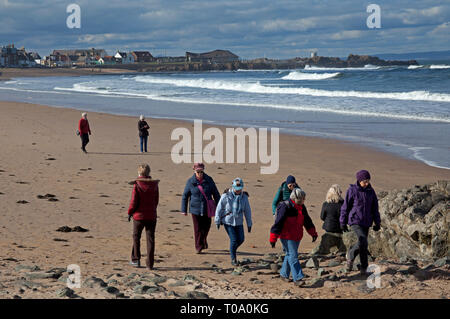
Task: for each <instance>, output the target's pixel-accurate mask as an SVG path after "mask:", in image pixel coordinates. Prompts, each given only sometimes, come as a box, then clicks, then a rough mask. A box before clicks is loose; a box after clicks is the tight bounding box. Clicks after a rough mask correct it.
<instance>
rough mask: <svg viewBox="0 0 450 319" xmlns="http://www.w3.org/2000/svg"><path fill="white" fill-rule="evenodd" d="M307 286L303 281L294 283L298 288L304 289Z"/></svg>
mask: <svg viewBox="0 0 450 319" xmlns="http://www.w3.org/2000/svg"><path fill="white" fill-rule="evenodd" d="M305 284H306V283H305V282H304V281H303V280H302V279H300V280H297V281H294V285H295V286H297V287H303V286H304V285H305Z"/></svg>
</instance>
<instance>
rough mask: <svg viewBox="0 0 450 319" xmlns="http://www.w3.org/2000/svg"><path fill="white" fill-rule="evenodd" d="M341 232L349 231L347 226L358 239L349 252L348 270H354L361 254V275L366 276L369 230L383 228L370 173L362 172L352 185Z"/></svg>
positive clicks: (346, 197)
mask: <svg viewBox="0 0 450 319" xmlns="http://www.w3.org/2000/svg"><path fill="white" fill-rule="evenodd" d="M339 222H340V227H341V230H342V231H344V232H347V231H348V228H347V224H348V225H350V226H351V229H352V230H353V231H354V232H355V234H356V236H357V237H358V242H357V243H356V244H355V245H354V246H352V247H351V248H350V249H349V251H348V252H347V270H349V271H351V270H352V269H353V261H354V260H355V258H356V256H357V255H358V254H359V258H360V260H361V268H360V272H361V275H366V274H367V273H366V271H367V267H368V258H367V256H368V241H367V236H368V235H369V228H370V227H371V226H372V225H373V224H374V226H373V230H374V231H379V230H380V227H381V219H380V212H379V211H378V198H377V195H376V193H375V191H374V189H373V188H372V185H370V173H369V172H368V171H366V170H361V171H359V172H357V173H356V184H352V185H350V187H349V188H348V190H347V194H346V195H345V200H344V204H343V205H342V207H341V216H340V218H339Z"/></svg>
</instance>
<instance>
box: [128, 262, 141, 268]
mask: <svg viewBox="0 0 450 319" xmlns="http://www.w3.org/2000/svg"><path fill="white" fill-rule="evenodd" d="M130 265H131V266H133V267H136V268H139V267H141V261H140V260H138V261H132V260H131V261H130Z"/></svg>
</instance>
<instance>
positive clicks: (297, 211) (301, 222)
mask: <svg viewBox="0 0 450 319" xmlns="http://www.w3.org/2000/svg"><path fill="white" fill-rule="evenodd" d="M305 197H306V194H305V192H304V191H302V190H301V189H300V188H294V190H293V191H292V193H291V196H290V199H289V200H286V201H283V202H281V203H280V204H278V207H277V217H276V219H275V223H274V224H273V226H272V228H271V229H270V238H269V242H270V245H271V246H272V248H275V244H276V242H277V239H278V238H280V240H281V244H282V245H283V249H284V251H285V252H286V256H285V257H284V260H283V266H282V267H281V271H280V276H281V278H282V279H283V280H284V281H289V276H290V273H291V272H292V280H293V281H294V284H295V285H297V286H302V285H304V281H303V280H302V279H303V278H304V277H305V275H304V274H303V271H302V267H301V266H300V263H299V261H298V246H299V245H300V241H301V239H302V237H303V227H304V228H305V229H306V231H307V232H308V234H310V235H311V237H312V238H313V240H312V241H313V242H315V241H316V239H317V236H318V235H317V232H316V228H315V227H314V224H313V222H312V220H311V217H309V215H308V211H307V209H306V206H305V204H304V202H305Z"/></svg>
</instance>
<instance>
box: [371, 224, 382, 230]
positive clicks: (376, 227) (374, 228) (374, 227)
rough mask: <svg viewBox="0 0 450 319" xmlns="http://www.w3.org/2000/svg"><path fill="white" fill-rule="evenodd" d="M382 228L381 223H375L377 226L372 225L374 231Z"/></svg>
mask: <svg viewBox="0 0 450 319" xmlns="http://www.w3.org/2000/svg"><path fill="white" fill-rule="evenodd" d="M380 228H381V226H380V225H375V226H373V227H372V229H373V230H374V231H379V230H380Z"/></svg>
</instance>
